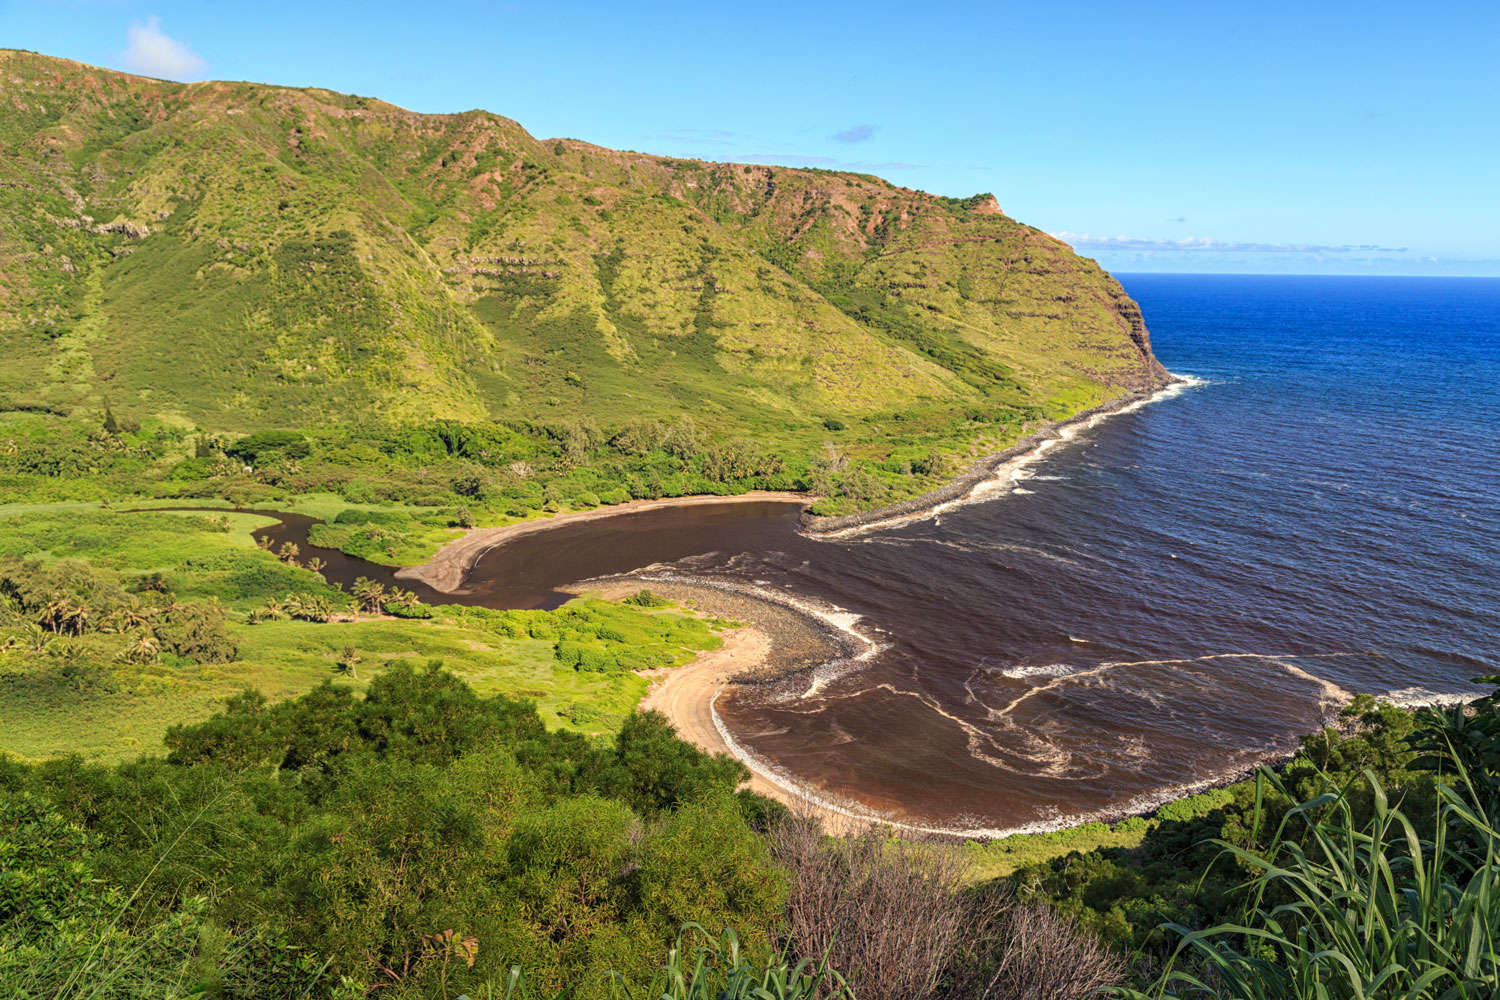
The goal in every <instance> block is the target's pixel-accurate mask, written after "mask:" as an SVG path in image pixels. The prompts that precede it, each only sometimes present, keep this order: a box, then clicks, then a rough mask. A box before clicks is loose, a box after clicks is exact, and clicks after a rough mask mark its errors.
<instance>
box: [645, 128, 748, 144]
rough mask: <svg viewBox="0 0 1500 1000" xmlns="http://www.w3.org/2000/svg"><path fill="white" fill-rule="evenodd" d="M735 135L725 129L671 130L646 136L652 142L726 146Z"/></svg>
mask: <svg viewBox="0 0 1500 1000" xmlns="http://www.w3.org/2000/svg"><path fill="white" fill-rule="evenodd" d="M736 135H737V133H735V132H733V131H731V130H729V129H727V128H673V129H667V130H666V131H664V132H654V133H651V134H649V135H647V136H645V138H646V139H649V140H651V141H654V142H676V143H684V144H687V145H700V146H728V145H731V144H732V142H733V140H734V139H735V138H736Z"/></svg>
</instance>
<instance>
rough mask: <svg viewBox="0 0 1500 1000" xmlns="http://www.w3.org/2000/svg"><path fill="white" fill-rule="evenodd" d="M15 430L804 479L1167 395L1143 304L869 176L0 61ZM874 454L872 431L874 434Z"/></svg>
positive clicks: (2, 209) (265, 91) (283, 94)
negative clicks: (88, 426)
mask: <svg viewBox="0 0 1500 1000" xmlns="http://www.w3.org/2000/svg"><path fill="white" fill-rule="evenodd" d="M0 146H3V148H4V151H5V152H4V154H3V155H0V343H3V345H4V349H5V352H6V356H7V358H9V359H10V360H11V362H12V363H11V364H9V365H7V366H5V368H4V370H3V371H0V403H3V405H5V406H8V407H12V408H17V407H19V408H33V409H34V408H40V407H45V408H50V409H54V410H56V411H58V412H60V413H68V414H78V413H83V412H89V413H93V414H97V413H99V412H100V411H101V410H102V408H103V406H104V404H105V402H106V401H107V402H108V403H109V404H110V406H111V407H112V408H113V410H114V412H115V413H117V414H118V415H119V416H120V417H121V418H122V419H126V420H145V419H149V418H158V419H162V420H166V421H168V422H175V423H179V424H181V425H182V426H187V427H199V428H202V429H203V430H205V431H218V432H228V433H232V434H237V433H244V432H248V431H252V430H256V429H260V428H268V427H280V428H293V427H309V426H314V425H330V424H351V423H355V424H357V423H360V422H365V421H369V420H372V419H377V420H380V421H385V422H394V423H402V422H410V421H422V420H431V419H435V418H453V419H458V420H465V421H472V420H498V421H507V420H518V419H524V420H533V421H534V420H547V419H549V418H561V417H564V416H570V415H577V414H580V413H584V414H588V415H589V416H590V417H592V419H594V420H596V421H598V422H599V423H601V424H602V425H604V426H605V427H606V428H609V427H611V426H613V425H618V424H619V423H621V422H622V421H624V420H625V419H627V418H632V417H636V418H638V417H642V416H648V417H658V418H662V419H668V420H670V419H672V418H675V417H677V416H679V415H681V414H692V415H693V416H694V417H696V418H697V419H698V420H699V421H701V422H702V423H703V425H704V427H706V428H707V429H708V430H709V431H710V432H712V433H721V434H736V433H747V432H753V433H754V434H756V435H757V436H758V437H760V438H764V439H766V440H769V441H772V442H786V443H789V444H791V445H793V446H795V447H797V448H799V449H802V450H804V451H810V450H812V449H815V448H816V447H817V446H818V444H819V441H818V440H817V438H818V435H819V434H821V433H822V429H823V426H824V424H825V422H826V421H829V420H833V421H837V422H841V423H847V424H849V425H851V429H853V430H855V431H856V434H855V435H854V437H855V438H858V439H859V440H865V439H869V440H875V439H878V438H879V437H880V433H881V432H880V424H881V423H886V422H890V421H899V420H905V421H908V422H913V421H915V422H922V423H925V424H928V425H930V426H932V427H934V428H939V429H943V430H954V431H957V430H961V429H962V428H961V426H960V425H962V424H964V422H965V421H966V420H968V419H970V418H971V417H972V415H973V414H974V412H975V411H976V410H981V411H986V412H989V413H991V414H993V413H1002V414H1004V413H1016V414H1021V415H1023V416H1025V415H1028V414H1030V415H1038V414H1041V413H1043V412H1044V413H1045V415H1046V416H1056V415H1061V414H1064V413H1066V412H1071V411H1073V410H1076V409H1078V408H1080V407H1082V406H1085V405H1088V404H1089V403H1092V402H1097V401H1099V400H1102V399H1104V398H1108V397H1110V396H1113V395H1117V394H1119V393H1121V392H1123V391H1125V390H1127V389H1129V388H1138V387H1141V386H1143V385H1146V384H1149V383H1151V382H1153V381H1154V380H1156V379H1157V378H1159V377H1160V375H1161V369H1160V367H1159V366H1158V365H1157V364H1156V362H1155V360H1154V359H1153V358H1152V356H1151V354H1150V346H1149V341H1148V339H1147V335H1146V332H1145V328H1144V326H1143V324H1142V322H1141V318H1140V314H1139V311H1138V309H1137V308H1136V306H1135V304H1134V303H1133V302H1132V301H1131V300H1130V299H1129V298H1128V297H1126V296H1125V294H1124V293H1123V291H1122V290H1121V289H1120V286H1119V285H1118V284H1117V283H1116V282H1115V281H1114V280H1113V279H1112V278H1111V277H1110V276H1109V275H1108V274H1106V273H1105V272H1103V271H1102V270H1100V268H1099V267H1098V266H1097V265H1096V264H1095V263H1094V262H1093V261H1091V260H1087V259H1085V258H1080V257H1078V256H1076V255H1075V254H1073V253H1072V251H1071V250H1070V249H1069V248H1067V247H1066V246H1064V245H1063V244H1061V243H1059V242H1058V241H1056V240H1054V239H1052V238H1051V237H1049V236H1047V235H1045V234H1044V233H1041V232H1039V231H1037V230H1035V229H1032V228H1031V227H1029V226H1025V225H1023V224H1021V223H1018V222H1016V221H1014V220H1012V219H1010V218H1009V217H1007V216H1005V215H1004V214H1003V213H1002V212H1001V211H1000V209H999V206H998V205H997V204H996V203H995V201H994V199H993V198H990V197H988V196H980V197H977V198H974V199H969V200H966V201H958V200H953V199H946V198H939V197H935V196H932V195H928V194H924V193H921V192H915V191H911V190H907V189H904V188H898V187H895V186H893V185H891V184H889V183H887V182H885V181H882V180H880V179H878V178H875V177H870V176H867V175H861V174H849V173H834V172H826V171H812V170H793V169H786V168H779V167H777V168H772V167H763V166H749V165H737V164H715V163H705V162H702V161H697V160H679V159H669V158H663V157H654V156H648V155H643V154H637V153H623V152H616V151H613V150H607V149H602V148H600V147H597V146H592V145H589V144H586V143H583V142H576V141H571V140H545V141H539V140H537V139H534V138H533V137H532V136H530V135H529V134H528V133H527V132H526V131H525V130H524V129H523V128H522V127H521V126H520V125H518V124H517V123H515V122H513V121H510V120H509V119H506V118H502V117H500V116H498V115H494V114H490V113H487V112H482V111H472V112H466V113H464V114H455V115H420V114H414V113H412V112H408V111H405V110H403V109H400V108H397V107H394V106H392V105H389V104H385V103H383V102H381V101H378V100H375V99H373V98H364V97H354V96H348V95H342V94H335V93H332V92H329V91H324V90H316V89H308V90H298V89H291V88H284V87H274V86H265V85H258V84H243V83H218V82H213V83H198V84H175V83H167V82H162V81H156V80H149V79H145V78H142V77H136V76H130V75H126V74H121V73H116V72H112V71H108V70H102V69H97V68H92V67H88V66H84V65H81V64H78V63H73V62H69V61H66V60H60V59H53V58H48V57H45V56H39V55H35V54H31V53H24V52H15V51H4V52H0ZM872 428H873V429H872Z"/></svg>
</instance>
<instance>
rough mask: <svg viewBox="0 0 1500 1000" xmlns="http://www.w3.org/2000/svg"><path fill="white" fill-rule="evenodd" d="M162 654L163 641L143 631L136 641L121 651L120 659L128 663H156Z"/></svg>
mask: <svg viewBox="0 0 1500 1000" xmlns="http://www.w3.org/2000/svg"><path fill="white" fill-rule="evenodd" d="M160 654H161V643H160V642H158V641H157V640H156V636H154V635H152V634H151V633H150V632H142V633H141V634H140V636H139V637H138V638H137V639H136V640H135V642H133V643H131V644H130V645H129V646H126V647H125V648H124V649H123V650H121V651H120V659H122V660H124V661H126V662H127V663H155V662H156V658H157V657H158V656H159V655H160Z"/></svg>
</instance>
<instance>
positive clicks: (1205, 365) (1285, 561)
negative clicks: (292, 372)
mask: <svg viewBox="0 0 1500 1000" xmlns="http://www.w3.org/2000/svg"><path fill="white" fill-rule="evenodd" d="M1125 284H1126V287H1127V289H1128V290H1129V291H1130V292H1131V293H1132V294H1133V295H1135V296H1136V297H1137V298H1138V299H1139V300H1140V301H1141V302H1142V304H1143V306H1144V307H1145V309H1146V315H1147V317H1148V320H1149V321H1150V322H1151V325H1152V329H1153V333H1154V336H1155V339H1156V343H1157V348H1158V352H1159V353H1160V354H1161V356H1162V357H1163V358H1164V359H1165V360H1166V361H1167V363H1168V365H1169V367H1171V368H1172V369H1173V370H1174V371H1178V372H1182V373H1188V374H1191V375H1192V376H1195V377H1196V378H1195V380H1194V383H1193V384H1192V385H1191V386H1189V387H1186V388H1184V389H1182V390H1180V391H1178V392H1176V393H1175V394H1172V395H1170V398H1163V399H1161V400H1160V401H1158V402H1155V403H1152V404H1150V405H1148V406H1144V407H1141V408H1138V409H1135V410H1133V411H1132V412H1127V413H1122V414H1120V415H1117V416H1113V417H1110V418H1107V419H1105V420H1103V421H1101V422H1099V423H1097V424H1096V425H1095V426H1093V427H1091V428H1088V429H1085V430H1083V431H1082V432H1080V433H1079V434H1077V435H1076V436H1075V437H1074V438H1073V439H1072V440H1070V441H1068V442H1065V443H1062V444H1059V445H1057V446H1056V447H1054V448H1052V449H1050V450H1049V451H1048V452H1047V453H1046V455H1045V456H1044V457H1043V458H1042V459H1040V460H1038V461H1036V462H1034V463H1032V464H1031V465H1029V466H1027V467H1026V468H1025V469H1023V470H1022V471H1020V472H1019V473H1018V474H1017V476H1016V477H1015V479H1014V480H1013V481H1010V480H1008V481H1006V482H1004V483H998V484H996V485H995V487H994V488H992V489H990V490H988V491H985V492H983V494H982V498H980V499H976V500H975V501H974V502H970V503H966V504H959V505H956V506H952V507H949V508H947V509H945V510H943V511H942V512H941V513H939V514H937V515H936V516H933V517H928V518H926V519H921V520H915V521H911V522H907V523H904V524H900V525H896V526H891V527H886V528H880V529H877V530H871V531H866V532H864V533H861V534H854V535H849V536H845V537H838V538H827V539H819V538H809V537H806V536H804V535H802V534H800V533H799V532H798V530H797V529H798V515H797V508H796V507H795V506H794V505H788V504H777V503H738V504H726V505H721V506H698V507H679V508H663V509H658V510H646V511H642V512H637V513H631V514H628V515H623V516H620V517H616V518H608V519H601V520H595V521H587V522H580V523H578V524H576V525H569V526H565V527H560V528H557V529H552V530H546V531H540V532H536V533H534V534H530V535H523V536H519V537H517V538H515V539H513V540H512V541H510V542H507V543H505V544H504V545H502V546H500V547H497V548H495V549H492V550H490V551H489V552H487V553H485V554H484V556H483V557H482V558H481V559H480V560H479V562H478V564H477V565H476V566H475V567H474V569H473V570H472V571H471V573H470V574H469V575H468V578H467V580H466V584H465V593H464V594H463V595H462V596H461V597H460V599H461V600H463V601H465V602H474V603H482V604H488V605H491V606H506V607H539V606H553V605H555V604H556V603H558V602H560V601H561V600H563V599H564V598H565V597H566V596H567V595H566V594H564V593H562V592H561V591H560V590H558V589H557V588H560V587H563V586H566V585H568V584H571V583H574V582H576V581H580V580H584V579H588V578H592V577H597V576H605V575H615V574H632V575H635V576H638V577H639V578H640V579H642V581H643V585H645V586H649V585H650V581H652V580H678V581H683V582H690V583H696V584H699V585H708V586H720V587H729V588H733V589H735V590H738V591H741V592H750V593H758V594H760V595H762V596H765V597H767V598H771V599H775V600H779V601H783V602H787V601H790V602H793V603H795V604H797V605H799V606H801V607H802V608H803V609H804V610H805V611H807V612H808V613H809V614H813V615H816V616H817V617H819V618H820V619H821V620H822V621H823V622H824V623H825V624H826V625H827V626H828V627H829V628H830V629H837V630H840V634H841V635H843V636H845V637H846V638H847V640H848V645H849V647H850V654H849V655H847V656H844V657H841V658H838V659H834V660H832V661H830V662H827V663H822V664H819V665H818V666H816V667H815V668H813V669H811V670H808V671H805V672H802V673H799V674H796V675H793V676H790V677H787V678H785V679H784V680H783V681H781V682H779V683H776V684H769V685H759V684H758V685H749V686H741V687H737V688H733V689H730V690H728V691H726V692H725V693H724V694H723V695H721V696H720V698H719V699H718V701H717V703H716V706H715V707H716V710H717V712H718V714H719V718H720V721H721V723H722V727H723V731H724V733H725V734H726V736H727V737H728V738H729V740H730V741H731V742H732V744H733V745H735V746H736V747H737V748H738V749H739V751H740V752H741V753H742V754H743V755H744V756H745V757H746V758H747V759H748V760H749V761H751V762H752V764H753V766H755V767H756V768H757V769H758V770H761V771H762V772H764V773H767V774H769V775H771V776H773V777H774V778H775V779H776V780H780V781H783V782H785V783H787V784H790V785H794V786H796V787H798V788H799V789H802V790H804V791H809V792H811V793H812V794H813V795H816V796H820V797H825V798H828V799H831V800H835V801H837V802H841V803H849V804H852V808H853V809H854V810H855V811H868V812H870V813H872V814H876V815H881V816H884V817H886V818H889V819H892V820H896V821H899V822H902V823H906V824H909V825H912V826H916V827H922V828H927V829H934V830H943V831H948V832H953V833H960V834H967V835H973V836H983V835H995V834H1000V833H1004V832H1008V831H1014V830H1021V829H1042V828H1052V827H1057V826H1061V825H1066V824H1068V823H1071V822H1076V821H1079V820H1084V819H1089V818H1094V817H1103V816H1113V815H1119V814H1121V813H1127V812H1133V811H1138V810H1141V809H1144V808H1148V807H1150V806H1151V805H1153V804H1156V803H1158V802H1161V801H1163V800H1165V799H1168V798H1171V797H1173V796H1175V795H1178V794H1181V793H1182V792H1183V791H1185V790H1187V789H1190V788H1193V787H1198V786H1201V785H1204V784H1208V783H1211V782H1214V781H1216V780H1222V779H1224V778H1226V777H1229V776H1233V775H1235V774H1237V773H1239V772H1242V771H1243V770H1244V769H1246V768H1247V767H1249V766H1251V765H1253V764H1254V763H1256V762H1258V761H1260V760H1264V759H1266V758H1268V757H1273V756H1276V755H1279V754H1283V753H1285V752H1287V751H1289V750H1290V749H1292V748H1294V747H1295V745H1296V741H1297V739H1298V737H1299V735H1300V734H1302V733H1305V732H1307V731H1309V730H1310V729H1312V728H1314V727H1316V726H1317V725H1318V724H1319V723H1320V722H1321V721H1323V720H1324V719H1325V718H1326V717H1327V716H1328V715H1329V713H1330V712H1331V711H1332V710H1334V709H1335V708H1336V706H1337V705H1338V704H1340V703H1341V701H1342V700H1343V699H1345V698H1347V697H1348V696H1349V695H1350V694H1352V693H1355V692H1370V693H1373V694H1377V695H1381V696H1387V697H1392V698H1394V699H1396V700H1398V701H1405V702H1409V703H1410V702H1416V701H1424V700H1433V699H1441V698H1445V697H1446V698H1452V697H1459V696H1463V695H1472V694H1474V693H1475V692H1476V691H1477V689H1475V688H1473V687H1472V686H1470V685H1469V684H1468V683H1467V681H1468V679H1470V678H1473V677H1476V676H1479V675H1481V674H1488V673H1494V672H1496V671H1497V670H1500V657H1497V649H1500V518H1497V513H1496V512H1497V510H1500V475H1497V471H1496V469H1497V455H1500V447H1497V429H1500V403H1497V399H1496V395H1495V393H1494V390H1493V387H1494V386H1495V385H1496V384H1500V282H1487V281H1479V280H1473V281H1467V282H1464V281H1460V282H1438V281H1433V280H1427V279H1393V280H1386V279H1311V278H1309V279H1255V278H1233V279H1230V278H1223V277H1204V278H1189V277H1184V276H1145V275H1139V276H1126V278H1125ZM272 530H273V531H275V530H276V529H272ZM288 530H293V531H295V526H291V527H289V529H288ZM356 562H357V561H356ZM356 571H359V567H358V566H353V565H352V564H351V566H350V567H349V568H347V569H344V568H340V567H338V566H336V567H334V568H333V570H332V572H333V573H334V578H338V574H339V573H344V572H350V573H354V575H358V573H357V572H356ZM351 578H352V577H351ZM397 582H398V583H400V581H397ZM403 585H404V584H403ZM424 596H425V595H424ZM433 599H438V600H443V599H444V598H441V597H436V598H433ZM449 599H451V598H449Z"/></svg>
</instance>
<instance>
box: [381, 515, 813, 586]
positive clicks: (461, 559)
mask: <svg viewBox="0 0 1500 1000" xmlns="http://www.w3.org/2000/svg"><path fill="white" fill-rule="evenodd" d="M814 499H816V498H815V497H810V496H808V495H807V494H805V493H785V492H774V491H769V490H762V491H751V492H749V493H738V494H735V495H733V496H714V495H700V496H689V497H666V498H663V499H661V500H631V501H628V502H626V503H621V504H614V505H612V506H609V507H596V508H595V509H593V510H580V511H572V512H569V513H565V514H554V515H553V516H551V517H541V518H535V519H533V520H529V521H517V522H516V523H515V524H502V525H499V526H498V527H494V528H474V529H471V530H470V531H469V532H468V533H467V534H465V535H464V536H463V537H462V538H455V539H454V540H453V541H451V542H449V543H448V544H447V545H444V546H443V547H442V548H441V549H439V550H438V551H437V554H436V555H434V556H433V557H432V558H431V559H429V560H428V561H427V562H425V563H423V564H422V565H420V566H408V567H406V568H405V569H402V570H399V571H397V573H396V576H398V577H400V578H401V579H403V580H420V581H421V582H422V583H425V584H427V586H429V587H431V588H432V589H433V590H440V591H442V592H443V593H445V594H452V593H455V592H456V591H458V589H459V588H460V587H462V586H463V580H464V574H466V573H467V572H468V571H469V569H470V568H471V567H472V566H473V565H474V563H475V562H477V561H478V560H479V557H480V556H482V555H483V554H484V553H485V552H487V551H489V550H490V549H492V548H494V547H495V546H497V545H503V544H504V543H505V542H508V541H510V540H511V539H512V538H517V537H519V536H521V535H529V534H531V533H532V532H534V531H546V530H548V529H549V528H559V527H562V526H564V525H569V524H579V523H582V522H584V521H597V520H600V519H601V518H606V517H619V516H621V515H623V514H633V513H636V512H638V511H644V510H657V509H659V508H662V507H696V506H700V505H702V504H716V503H766V502H778V501H785V502H790V503H801V504H807V503H811V502H812V501H813V500H814Z"/></svg>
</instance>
